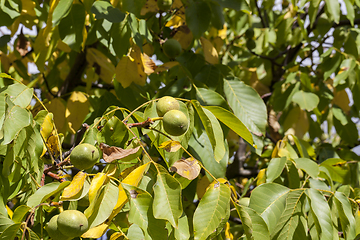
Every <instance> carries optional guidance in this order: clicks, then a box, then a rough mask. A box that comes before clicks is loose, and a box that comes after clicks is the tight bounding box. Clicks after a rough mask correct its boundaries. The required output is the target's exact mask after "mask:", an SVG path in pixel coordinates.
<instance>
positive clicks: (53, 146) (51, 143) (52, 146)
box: [46, 135, 60, 156]
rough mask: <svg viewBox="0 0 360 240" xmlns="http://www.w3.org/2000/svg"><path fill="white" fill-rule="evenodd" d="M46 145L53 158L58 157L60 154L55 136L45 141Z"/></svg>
mask: <svg viewBox="0 0 360 240" xmlns="http://www.w3.org/2000/svg"><path fill="white" fill-rule="evenodd" d="M46 145H47V146H48V149H49V150H50V152H51V154H52V155H53V156H58V155H59V153H60V149H59V140H58V138H57V137H56V136H55V135H51V136H50V137H49V138H48V140H47V141H46Z"/></svg>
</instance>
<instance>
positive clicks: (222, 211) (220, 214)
mask: <svg viewBox="0 0 360 240" xmlns="http://www.w3.org/2000/svg"><path fill="white" fill-rule="evenodd" d="M230 194H231V191H230V188H229V187H228V186H226V185H225V184H223V183H220V182H218V181H217V180H215V181H214V182H212V183H211V184H210V186H209V187H208V188H207V190H206V193H205V194H204V196H203V197H202V198H201V200H200V203H199V205H198V206H197V208H196V210H195V213H194V220H193V225H194V239H196V240H202V239H204V240H205V239H207V237H208V236H209V235H210V234H211V233H212V232H213V231H214V230H215V229H216V228H217V227H218V226H219V224H220V223H221V222H222V220H223V219H224V218H225V217H226V212H227V209H228V208H230Z"/></svg>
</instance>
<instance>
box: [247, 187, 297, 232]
mask: <svg viewBox="0 0 360 240" xmlns="http://www.w3.org/2000/svg"><path fill="white" fill-rule="evenodd" d="M289 191H290V190H289V189H288V188H287V187H285V186H282V185H279V184H275V183H264V184H262V185H260V186H258V187H256V188H255V189H254V190H253V191H252V192H251V196H250V204H249V207H250V208H252V209H254V210H255V211H256V212H257V213H258V214H259V215H260V216H261V217H262V218H263V219H264V220H265V222H266V224H267V225H268V227H269V230H272V229H274V227H275V226H276V224H277V222H278V221H279V219H280V217H281V215H282V213H283V211H284V210H285V206H286V198H287V195H288V193H289Z"/></svg>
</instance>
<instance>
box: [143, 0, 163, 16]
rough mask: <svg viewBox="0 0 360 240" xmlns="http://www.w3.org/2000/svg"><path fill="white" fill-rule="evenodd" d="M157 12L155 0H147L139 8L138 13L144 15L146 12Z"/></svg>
mask: <svg viewBox="0 0 360 240" xmlns="http://www.w3.org/2000/svg"><path fill="white" fill-rule="evenodd" d="M149 12H151V13H157V12H159V7H158V5H157V2H156V0H147V1H146V3H145V4H144V6H143V7H142V8H141V11H140V15H145V14H147V13H149Z"/></svg>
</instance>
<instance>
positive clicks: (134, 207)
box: [122, 183, 167, 239]
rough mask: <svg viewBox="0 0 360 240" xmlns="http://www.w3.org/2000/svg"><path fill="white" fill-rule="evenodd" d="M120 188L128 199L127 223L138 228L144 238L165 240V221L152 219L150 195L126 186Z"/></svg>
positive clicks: (136, 188)
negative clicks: (142, 232)
mask: <svg viewBox="0 0 360 240" xmlns="http://www.w3.org/2000/svg"><path fill="white" fill-rule="evenodd" d="M122 186H123V188H124V189H125V190H126V193H127V195H128V199H130V204H131V208H130V212H129V221H130V222H133V223H135V224H136V225H138V226H140V228H141V229H142V230H143V231H144V232H145V236H146V237H151V239H166V235H167V234H166V231H165V221H163V220H159V219H155V218H154V216H153V208H152V203H153V199H152V197H151V195H150V193H148V192H146V191H144V190H141V189H140V188H138V187H134V186H131V185H128V184H124V183H122ZM146 239H147V238H146Z"/></svg>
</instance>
